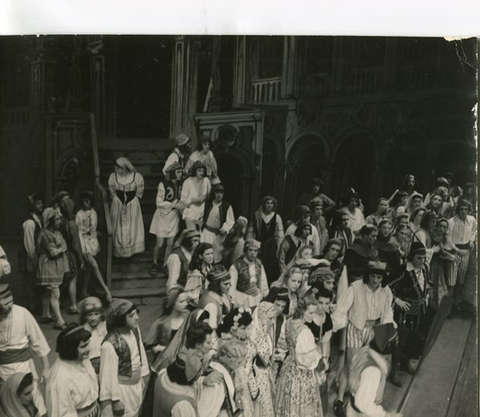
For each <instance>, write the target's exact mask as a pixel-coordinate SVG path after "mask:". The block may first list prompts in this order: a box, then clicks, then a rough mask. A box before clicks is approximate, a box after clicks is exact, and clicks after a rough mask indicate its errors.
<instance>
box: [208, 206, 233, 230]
mask: <svg viewBox="0 0 480 417" xmlns="http://www.w3.org/2000/svg"><path fill="white" fill-rule="evenodd" d="M212 207H213V200H208V201H207V203H206V204H205V211H204V212H203V227H205V225H206V224H207V220H208V216H209V215H210V212H211V211H212ZM229 208H230V203H228V202H227V201H225V200H223V201H222V202H221V203H220V205H219V206H218V211H219V213H220V227H222V226H223V223H225V221H226V220H227V212H228V209H229Z"/></svg>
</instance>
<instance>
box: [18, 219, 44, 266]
mask: <svg viewBox="0 0 480 417" xmlns="http://www.w3.org/2000/svg"><path fill="white" fill-rule="evenodd" d="M39 219H40V223H38V221H37V220H36V219H35V217H33V214H30V216H29V217H28V219H27V220H25V221H28V220H32V221H33V223H34V224H35V230H34V232H33V238H34V242H35V247H36V246H37V243H38V237H39V236H40V232H41V231H42V227H43V224H42V223H43V222H42V218H41V216H39ZM24 238H25V236H24V233H23V228H22V236H21V239H22V246H21V248H20V250H19V252H18V266H19V269H20V271H21V272H25V271H28V268H27V265H28V264H29V261H28V255H27V250H26V249H25V246H24V245H23V240H24Z"/></svg>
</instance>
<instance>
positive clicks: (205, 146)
mask: <svg viewBox="0 0 480 417" xmlns="http://www.w3.org/2000/svg"><path fill="white" fill-rule="evenodd" d="M211 148H212V138H211V137H209V136H207V135H202V136H200V139H199V140H198V143H197V150H196V151H195V152H192V154H191V155H190V156H189V157H188V161H187V163H186V164H185V174H186V175H189V174H190V169H191V168H192V166H193V164H194V163H195V162H197V161H200V162H201V163H202V164H204V165H205V167H206V169H207V177H208V178H210V180H211V181H212V182H220V179H219V178H218V168H217V160H216V159H215V156H214V155H213V152H212V151H211Z"/></svg>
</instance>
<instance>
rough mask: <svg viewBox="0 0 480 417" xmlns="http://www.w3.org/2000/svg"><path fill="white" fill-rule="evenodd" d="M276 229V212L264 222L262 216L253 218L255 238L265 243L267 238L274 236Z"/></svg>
mask: <svg viewBox="0 0 480 417" xmlns="http://www.w3.org/2000/svg"><path fill="white" fill-rule="evenodd" d="M276 229H277V213H275V215H274V216H273V217H272V218H271V219H270V221H269V222H268V223H265V222H264V221H263V219H262V216H259V219H258V218H255V219H254V220H253V230H254V232H255V236H256V238H257V240H259V241H260V242H262V243H265V242H266V241H267V240H268V239H271V238H273V237H275V230H276Z"/></svg>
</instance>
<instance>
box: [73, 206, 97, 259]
mask: <svg viewBox="0 0 480 417" xmlns="http://www.w3.org/2000/svg"><path fill="white" fill-rule="evenodd" d="M75 222H76V223H77V226H78V230H79V232H80V243H81V245H82V252H83V253H84V254H85V255H92V256H95V255H96V254H97V253H98V252H100V245H99V244H98V239H97V224H98V216H97V212H96V211H95V209H90V210H79V211H78V212H77V214H76V215H75Z"/></svg>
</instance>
